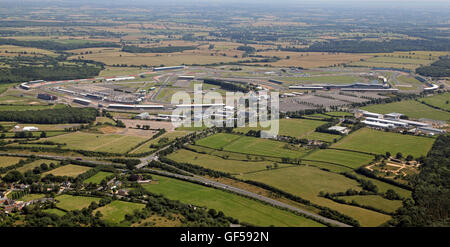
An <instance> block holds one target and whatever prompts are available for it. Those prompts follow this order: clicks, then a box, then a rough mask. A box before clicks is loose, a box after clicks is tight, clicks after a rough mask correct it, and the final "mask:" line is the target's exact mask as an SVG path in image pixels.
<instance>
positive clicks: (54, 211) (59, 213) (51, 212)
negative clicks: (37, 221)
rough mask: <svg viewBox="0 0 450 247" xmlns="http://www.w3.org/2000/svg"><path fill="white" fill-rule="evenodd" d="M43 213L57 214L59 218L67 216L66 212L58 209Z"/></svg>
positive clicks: (50, 209)
mask: <svg viewBox="0 0 450 247" xmlns="http://www.w3.org/2000/svg"><path fill="white" fill-rule="evenodd" d="M42 211H43V212H45V213H49V214H56V215H58V216H64V215H65V214H66V212H64V211H62V210H59V209H57V208H49V209H44V210H42Z"/></svg>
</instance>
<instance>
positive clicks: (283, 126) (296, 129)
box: [234, 118, 326, 138]
mask: <svg viewBox="0 0 450 247" xmlns="http://www.w3.org/2000/svg"><path fill="white" fill-rule="evenodd" d="M279 123H280V127H279V128H280V129H279V133H278V135H283V136H292V137H296V138H300V137H304V136H306V135H307V134H309V133H311V132H313V131H314V130H315V129H316V128H317V127H319V126H320V125H323V124H325V123H326V122H323V121H316V120H309V119H294V118H292V119H280V121H279ZM261 129H269V128H261V127H242V128H235V129H234V131H237V132H242V133H247V132H248V131H250V130H261Z"/></svg>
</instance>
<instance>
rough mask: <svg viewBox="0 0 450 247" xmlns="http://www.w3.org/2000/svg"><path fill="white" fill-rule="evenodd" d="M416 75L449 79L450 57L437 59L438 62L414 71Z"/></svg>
mask: <svg viewBox="0 0 450 247" xmlns="http://www.w3.org/2000/svg"><path fill="white" fill-rule="evenodd" d="M416 73H417V74H419V75H423V76H431V77H449V76H450V56H442V57H439V60H438V61H436V62H434V63H432V64H430V65H428V66H422V67H419V68H417V69H416Z"/></svg>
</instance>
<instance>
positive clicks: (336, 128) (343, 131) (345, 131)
mask: <svg viewBox="0 0 450 247" xmlns="http://www.w3.org/2000/svg"><path fill="white" fill-rule="evenodd" d="M328 130H334V131H337V132H339V133H341V134H348V132H349V131H350V130H349V129H348V128H347V127H342V126H332V127H330V128H328Z"/></svg>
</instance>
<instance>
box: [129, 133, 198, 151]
mask: <svg viewBox="0 0 450 247" xmlns="http://www.w3.org/2000/svg"><path fill="white" fill-rule="evenodd" d="M188 133H189V132H188V131H172V132H167V133H164V134H163V135H161V136H158V137H157V138H155V139H153V140H150V141H148V142H146V143H144V144H142V145H141V146H139V147H138V148H136V149H135V150H133V151H132V152H130V154H140V153H146V152H151V151H154V150H155V148H151V147H150V145H152V144H154V145H158V144H159V140H161V139H162V138H168V139H169V142H170V141H173V140H175V139H176V138H177V137H183V136H185V135H187V134H188Z"/></svg>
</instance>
